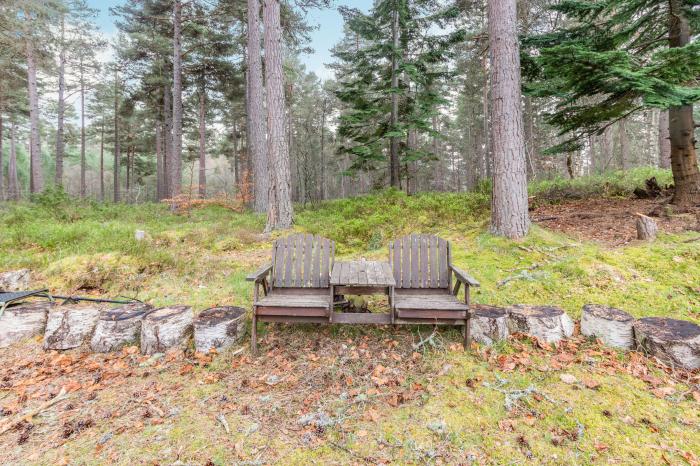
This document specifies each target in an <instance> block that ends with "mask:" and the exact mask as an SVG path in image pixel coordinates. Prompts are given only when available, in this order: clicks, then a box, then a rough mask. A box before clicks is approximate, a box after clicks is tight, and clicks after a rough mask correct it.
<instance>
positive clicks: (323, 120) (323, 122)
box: [321, 99, 328, 201]
mask: <svg viewBox="0 0 700 466" xmlns="http://www.w3.org/2000/svg"><path fill="white" fill-rule="evenodd" d="M322 105H323V108H322V109H321V200H322V201H325V200H326V153H325V134H326V110H327V108H326V107H327V105H328V102H326V99H323V103H322Z"/></svg>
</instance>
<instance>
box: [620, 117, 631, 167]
mask: <svg viewBox="0 0 700 466" xmlns="http://www.w3.org/2000/svg"><path fill="white" fill-rule="evenodd" d="M626 123H627V121H626V119H625V118H623V119H621V120H620V123H619V124H618V126H617V129H618V131H619V132H620V170H625V168H626V164H627V162H629V144H628V143H627V124H626Z"/></svg>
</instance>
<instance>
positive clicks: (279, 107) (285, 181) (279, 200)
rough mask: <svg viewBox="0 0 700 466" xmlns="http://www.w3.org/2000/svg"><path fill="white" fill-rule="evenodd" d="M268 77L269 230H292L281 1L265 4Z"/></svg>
mask: <svg viewBox="0 0 700 466" xmlns="http://www.w3.org/2000/svg"><path fill="white" fill-rule="evenodd" d="M263 18H264V19H263V21H264V28H265V73H266V83H267V94H266V97H267V99H266V102H267V128H268V138H267V154H268V157H269V159H268V165H269V170H268V171H269V175H270V186H269V191H268V208H267V226H266V230H268V231H270V230H275V229H285V228H290V227H291V226H292V217H293V215H294V211H293V207H292V197H291V186H290V184H291V183H290V172H289V152H288V150H289V148H288V147H287V144H286V138H285V126H286V125H285V121H284V119H285V112H284V75H283V72H282V27H281V25H280V0H265V7H264V15H263Z"/></svg>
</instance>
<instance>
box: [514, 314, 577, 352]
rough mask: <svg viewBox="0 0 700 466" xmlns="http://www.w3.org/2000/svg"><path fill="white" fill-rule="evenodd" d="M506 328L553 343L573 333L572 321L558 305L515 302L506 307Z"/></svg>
mask: <svg viewBox="0 0 700 466" xmlns="http://www.w3.org/2000/svg"><path fill="white" fill-rule="evenodd" d="M508 329H509V330H510V332H511V333H514V332H521V333H525V334H526V335H530V336H533V337H537V338H540V339H542V340H544V341H546V342H547V343H554V342H556V341H559V340H561V339H562V338H568V337H570V336H571V335H573V333H574V321H573V320H571V317H569V316H568V315H567V314H566V312H564V311H563V310H562V309H559V308H558V307H553V306H527V305H521V304H517V305H515V306H511V307H509V308H508Z"/></svg>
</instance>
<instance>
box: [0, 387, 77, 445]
mask: <svg viewBox="0 0 700 466" xmlns="http://www.w3.org/2000/svg"><path fill="white" fill-rule="evenodd" d="M67 398H68V395H67V394H66V389H65V388H61V391H60V393H59V394H58V395H56V396H55V397H53V398H51V399H50V400H48V401H46V402H45V403H44V404H42V405H41V406H38V407H36V408H34V409H32V410H30V411H29V412H27V413H25V414H20V415H19V416H17V417H16V418H15V419H14V420H12V421H10V422H9V423H7V424H5V426H3V427H0V435H2V434H4V433H5V432H7V431H8V430H12V429H13V428H14V427H16V426H17V425H18V424H20V423H21V422H22V421H25V420H26V421H27V422H29V421H31V419H32V418H33V417H34V416H36V415H37V414H41V413H42V412H44V411H46V410H47V409H49V408H50V407H51V406H53V405H55V404H56V403H59V402H61V401H63V400H65V399H67Z"/></svg>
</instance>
